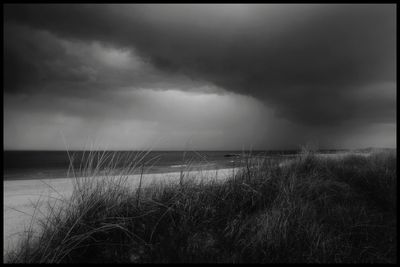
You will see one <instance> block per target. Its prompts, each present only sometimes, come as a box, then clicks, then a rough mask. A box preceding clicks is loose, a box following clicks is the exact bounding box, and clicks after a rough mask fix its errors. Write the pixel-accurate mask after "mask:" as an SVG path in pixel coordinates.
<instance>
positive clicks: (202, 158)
mask: <svg viewBox="0 0 400 267" xmlns="http://www.w3.org/2000/svg"><path fill="white" fill-rule="evenodd" d="M248 153H250V152H243V151H151V152H148V151H106V152H105V151H92V152H88V151H85V152H84V151H69V154H68V153H67V152H66V151H4V152H3V156H4V161H3V163H4V165H3V166H4V167H3V168H4V169H3V179H4V180H18V179H47V178H66V177H71V173H72V172H71V170H72V169H74V170H75V172H76V173H79V170H82V169H83V167H84V166H88V165H90V161H89V160H88V159H89V158H91V159H92V160H93V162H92V166H96V165H97V163H98V162H102V165H101V166H102V168H107V167H112V169H116V170H118V169H121V168H123V167H124V166H125V167H126V166H127V165H129V164H135V163H136V165H137V166H136V168H135V169H134V171H133V173H140V172H141V170H142V167H143V170H144V172H145V173H160V172H176V171H181V170H184V171H186V170H195V169H202V170H209V169H223V168H232V167H239V166H240V165H241V164H243V161H241V159H243V157H242V156H243V154H248ZM294 154H296V151H252V152H251V155H252V156H258V157H263V158H279V157H288V156H292V155H294ZM101 158H102V159H101ZM70 159H71V160H70ZM100 159H101V160H100ZM110 162H113V163H114V164H115V165H111V164H110ZM71 163H72V164H71Z"/></svg>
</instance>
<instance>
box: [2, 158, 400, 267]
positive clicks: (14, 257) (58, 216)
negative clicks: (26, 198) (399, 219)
mask: <svg viewBox="0 0 400 267" xmlns="http://www.w3.org/2000/svg"><path fill="white" fill-rule="evenodd" d="M138 160H139V163H140V157H139V158H136V162H137V161H138ZM100 162H101V161H100ZM84 165H85V164H84ZM137 165H138V164H137ZM96 166H97V167H94V166H90V164H86V169H87V170H86V171H88V170H89V172H87V173H86V177H87V179H83V180H80V179H77V183H76V188H75V190H74V193H73V195H72V197H71V198H70V199H68V200H66V201H64V202H62V203H61V204H60V205H58V206H57V207H56V208H50V209H49V212H48V215H47V216H46V217H45V219H42V220H41V221H40V222H41V224H40V229H39V235H37V236H35V237H33V235H32V234H29V233H27V235H26V236H25V238H24V239H22V240H21V242H20V244H19V246H18V247H17V248H16V249H15V250H14V251H12V252H10V253H8V255H7V258H6V261H7V262H12V263H16V262H24V263H30V262H56V263H61V262H72V263H74V262H101V263H104V262H117V263H118V262H120V263H123V262H134V263H142V262H144V263H148V262H149V263H150V262H157V263H171V262H174V263H180V262H193V263H194V262H224V263H241V262H246V263H291V262H295V263H298V262H305V263H376V262H382V263H395V262H396V261H397V258H396V251H397V247H396V246H397V244H396V237H397V231H396V198H397V195H396V178H397V175H396V152H395V151H389V152H387V151H386V152H379V153H372V155H370V156H368V157H365V156H360V155H351V154H349V155H347V156H343V157H338V158H323V157H319V156H318V155H316V154H314V153H312V152H307V151H306V152H305V153H302V154H301V155H299V156H298V157H297V158H296V159H294V160H293V161H292V163H291V164H289V165H285V166H281V167H280V166H279V165H278V164H277V163H276V162H272V161H268V160H260V159H256V160H251V159H248V160H247V162H246V164H245V167H243V168H242V169H241V171H238V172H236V173H235V174H234V176H232V177H230V178H229V179H227V180H210V181H207V182H205V181H198V180H191V179H183V177H182V179H180V182H178V183H164V184H153V185H151V186H147V187H142V186H139V187H128V186H127V184H126V175H127V174H128V173H129V171H130V170H131V169H132V168H133V167H134V166H133V165H129V166H128V168H127V169H125V170H126V171H125V172H122V173H121V175H120V176H119V178H118V179H107V178H103V179H98V178H97V179H96V178H94V176H95V175H96V172H97V171H96V170H99V169H101V168H100V167H101V166H99V164H97V165H96ZM139 166H140V164H139ZM109 167H112V166H109ZM111 169H112V168H111Z"/></svg>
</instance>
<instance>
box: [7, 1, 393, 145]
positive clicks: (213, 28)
mask: <svg viewBox="0 0 400 267" xmlns="http://www.w3.org/2000/svg"><path fill="white" fill-rule="evenodd" d="M3 30H4V33H3V44H4V48H3V49H4V50H3V55H4V61H3V75H4V83H3V96H4V129H3V132H4V148H5V149H26V150H31V149H39V150H63V149H65V148H66V147H67V148H69V149H84V148H87V147H88V146H90V145H93V144H94V145H95V146H96V147H97V148H99V149H114V150H118V149H122V150H131V149H133V150H134V149H155V150H185V149H196V150H237V149H238V150H241V149H253V150H258V149H260V150H262V149H295V148H298V147H299V146H300V145H304V144H306V143H310V142H311V143H313V144H316V145H317V146H318V147H319V148H329V149H341V148H350V149H353V148H365V147H396V128H397V127H396V6H395V5H394V4H249V5H246V4H229V5H228V4H118V5H117V4H31V5H29V4H15V5H12V4H6V5H4V15H3Z"/></svg>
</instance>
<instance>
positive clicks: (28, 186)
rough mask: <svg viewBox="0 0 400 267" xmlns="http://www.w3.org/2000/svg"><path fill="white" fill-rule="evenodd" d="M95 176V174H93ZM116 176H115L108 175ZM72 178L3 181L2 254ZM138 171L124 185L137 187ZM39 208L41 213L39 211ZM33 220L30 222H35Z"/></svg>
mask: <svg viewBox="0 0 400 267" xmlns="http://www.w3.org/2000/svg"><path fill="white" fill-rule="evenodd" d="M232 171H233V169H219V170H206V171H188V172H184V174H185V177H186V178H185V179H193V177H196V179H203V180H207V179H218V180H220V179H222V180H223V179H225V178H227V177H228V176H230V175H231V174H232ZM180 175H181V172H169V173H152V174H143V177H142V184H143V186H146V185H149V184H151V183H153V182H177V181H179V177H180ZM96 178H98V177H96ZM108 178H109V179H113V178H114V179H118V177H108ZM74 180H75V178H56V179H43V180H32V179H31V180H13V181H10V180H8V181H4V182H3V186H4V189H3V190H4V191H3V192H4V197H3V201H4V206H3V214H4V217H3V223H4V228H3V237H4V239H3V246H4V250H3V255H4V253H6V252H7V251H8V250H9V249H11V248H12V247H13V246H15V245H16V243H17V242H18V238H19V236H20V233H22V232H23V231H24V229H27V227H29V224H30V222H31V220H32V216H33V215H34V216H35V218H40V217H41V216H43V215H44V212H45V207H46V204H47V203H49V200H50V201H51V200H55V199H65V198H68V197H69V196H71V194H72V190H73V184H74ZM139 180H140V174H135V175H129V176H127V181H126V182H127V186H132V187H137V186H138V183H139ZM36 204H38V205H39V207H40V209H39V211H37V212H36V214H34V211H35V209H34V206H36ZM41 212H43V213H41ZM35 221H36V220H34V221H33V222H34V224H33V225H35Z"/></svg>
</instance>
